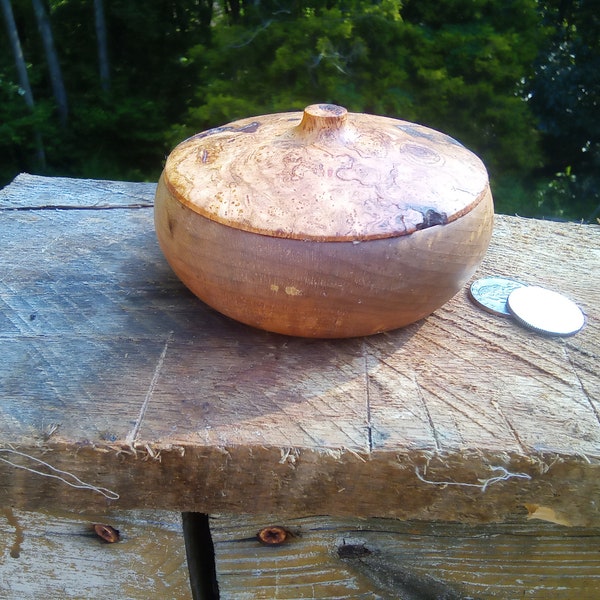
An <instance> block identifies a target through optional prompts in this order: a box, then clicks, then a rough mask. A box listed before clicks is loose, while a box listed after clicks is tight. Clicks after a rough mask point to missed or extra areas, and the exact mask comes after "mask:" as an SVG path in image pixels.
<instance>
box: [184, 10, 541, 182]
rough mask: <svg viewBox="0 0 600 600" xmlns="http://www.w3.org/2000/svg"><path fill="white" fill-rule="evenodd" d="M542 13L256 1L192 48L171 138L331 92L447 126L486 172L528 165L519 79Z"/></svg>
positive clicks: (531, 157) (533, 153) (522, 169)
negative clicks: (187, 98) (190, 88)
mask: <svg viewBox="0 0 600 600" xmlns="http://www.w3.org/2000/svg"><path fill="white" fill-rule="evenodd" d="M261 6H263V5H262V3H261ZM515 14H518V16H519V18H518V19H515V18H514V15H515ZM246 21H247V22H246ZM248 23H249V24H251V26H249V25H248ZM537 25H538V15H537V12H536V5H535V2H533V0H531V1H525V2H523V1H522V0H514V1H505V0H502V1H500V0H495V1H493V0H480V1H479V2H475V3H473V2H446V3H442V5H441V6H440V5H439V4H438V3H431V2H425V3H424V2H422V1H419V2H410V1H407V2H405V3H404V5H402V4H401V3H400V2H393V1H391V0H389V1H386V2H381V3H373V2H367V1H362V2H361V1H359V0H355V1H353V2H330V3H325V2H302V3H295V4H294V5H293V7H292V8H290V10H287V11H285V12H281V13H279V14H275V13H273V12H269V11H268V10H267V9H265V12H263V13H261V12H260V11H259V10H258V9H257V5H256V4H255V5H254V8H253V10H252V11H251V13H250V14H249V16H248V17H247V19H246V20H245V17H244V15H241V16H240V17H239V18H238V19H236V20H235V21H232V20H231V19H228V18H227V15H225V14H224V15H222V17H221V20H220V21H219V22H218V23H217V26H216V27H215V28H214V31H213V36H212V40H211V43H210V45H209V46H208V47H207V46H204V45H202V46H197V47H195V48H192V49H191V50H190V53H189V55H188V57H189V60H190V62H191V64H192V65H193V67H194V68H195V70H196V73H197V74H198V85H197V87H196V95H195V99H194V101H193V102H192V104H191V106H190V107H189V109H188V111H187V114H186V119H185V126H180V127H177V128H175V129H174V130H173V131H172V133H173V137H172V142H175V141H177V140H176V139H175V138H176V137H177V136H183V135H184V134H191V133H193V132H194V131H198V130H202V129H205V128H208V127H211V126H214V125H217V124H222V123H225V122H228V121H230V120H231V119H234V118H237V117H242V116H248V115H251V114H259V113H264V112H276V111H280V110H300V109H302V108H303V107H304V106H305V105H306V104H310V103H313V102H333V103H336V104H341V105H344V106H346V107H347V108H348V109H350V110H353V111H364V112H372V113H376V114H384V115H388V116H393V117H397V118H402V119H406V120H415V121H418V122H421V123H424V124H426V125H429V126H431V127H434V128H436V129H440V130H442V131H445V132H447V133H449V134H450V135H452V136H454V137H456V138H458V139H459V140H461V141H462V142H463V143H465V144H466V145H467V146H469V147H470V148H472V149H473V150H475V151H476V152H478V153H479V154H480V155H481V156H482V157H483V158H484V161H485V162H486V164H487V165H488V167H489V169H490V171H491V173H492V175H501V174H511V175H512V176H515V174H518V173H528V172H529V171H531V170H532V169H534V168H536V167H538V166H539V165H540V164H541V155H540V152H539V149H538V138H537V133H536V128H535V122H534V119H533V116H532V114H531V112H530V110H529V107H528V105H527V103H526V102H524V100H523V99H522V98H521V97H520V96H519V87H518V86H519V81H520V80H521V79H522V78H524V77H526V76H527V75H528V74H529V70H530V67H531V64H532V62H533V60H534V59H535V57H536V54H537V51H538V41H537V40H538V38H540V37H541V36H542V33H540V31H539V28H538V27H537Z"/></svg>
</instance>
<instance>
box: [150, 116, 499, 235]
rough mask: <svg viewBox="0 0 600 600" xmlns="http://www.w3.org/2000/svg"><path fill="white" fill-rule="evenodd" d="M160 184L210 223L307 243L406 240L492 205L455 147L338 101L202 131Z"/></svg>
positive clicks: (174, 158)
mask: <svg viewBox="0 0 600 600" xmlns="http://www.w3.org/2000/svg"><path fill="white" fill-rule="evenodd" d="M163 180H164V185H165V187H166V189H167V190H168V194H170V195H172V196H173V197H174V198H175V199H176V201H177V202H178V203H181V204H182V205H184V206H186V207H187V208H189V209H190V210H191V211H193V212H196V213H198V214H200V215H203V216H204V217H207V218H208V219H210V220H212V221H216V222H218V223H222V224H224V225H227V226H230V227H232V228H234V229H241V230H243V231H248V232H253V233H259V234H263V235H268V236H275V237H280V238H287V239H296V240H302V241H305V240H313V241H319V242H328V241H335V242H339V241H347V242H352V241H365V240H374V239H381V238H388V237H398V236H403V235H407V234H411V233H414V232H416V231H418V230H422V229H426V228H429V227H432V226H433V225H436V224H437V225H439V224H440V223H449V222H452V221H455V220H457V219H459V218H461V217H463V216H464V215H465V214H467V213H469V212H470V211H471V210H473V208H474V207H475V206H477V204H479V203H480V202H488V203H491V196H490V191H489V184H488V175H487V171H486V169H485V166H484V165H483V163H482V162H481V160H480V159H479V158H478V157H477V156H476V155H475V154H473V152H471V151H470V150H468V149H467V148H465V147H464V146H462V145H461V144H460V143H459V142H457V141H456V140H454V139H452V138H451V137H449V136H447V135H445V134H443V133H441V132H439V131H435V130H433V129H430V128H428V127H424V126H422V125H418V124H416V123H409V122H407V121H400V120H398V119H391V118H388V117H381V116H377V115H368V114H362V113H348V112H347V111H346V109H345V108H343V107H340V106H335V105H331V104H313V105H311V106H308V107H306V109H305V110H304V112H291V113H277V114H271V115H261V116H256V117H250V118H247V119H241V120H239V121H235V122H233V123H229V124H227V125H224V126H222V127H216V128H214V129H209V130H208V131H204V132H201V133H198V134H196V135H194V136H192V137H191V138H189V139H187V140H184V141H183V142H181V143H180V144H179V145H177V146H176V147H175V148H174V149H173V151H172V152H171V154H170V155H169V157H168V159H167V161H166V164H165V169H164V172H163ZM159 185H160V184H159ZM188 218H190V217H188Z"/></svg>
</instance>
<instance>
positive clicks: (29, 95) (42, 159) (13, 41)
mask: <svg viewBox="0 0 600 600" xmlns="http://www.w3.org/2000/svg"><path fill="white" fill-rule="evenodd" d="M0 5H2V12H3V13H4V21H5V23H6V32H7V34H8V39H9V41H10V45H11V48H12V51H13V55H14V58H15V67H16V69H17V76H18V78H19V85H20V86H21V89H22V90H23V98H24V100H25V104H27V106H28V107H29V109H30V110H33V108H34V106H35V103H34V101H33V92H32V91H31V85H30V84H29V75H28V74H27V66H26V65H25V58H24V57H23V49H22V48H21V40H20V39H19V32H18V31H17V24H16V23H15V16H14V14H13V10H12V5H11V3H10V0H0ZM34 135H35V147H36V158H37V162H38V163H39V165H40V167H42V168H45V166H46V153H45V151H44V142H43V140H42V135H41V134H40V132H39V131H37V130H36V131H35V132H34Z"/></svg>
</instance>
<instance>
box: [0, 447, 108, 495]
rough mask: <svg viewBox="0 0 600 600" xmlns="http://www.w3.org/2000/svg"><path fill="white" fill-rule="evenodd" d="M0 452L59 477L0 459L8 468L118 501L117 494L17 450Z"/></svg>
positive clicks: (2, 450)
mask: <svg viewBox="0 0 600 600" xmlns="http://www.w3.org/2000/svg"><path fill="white" fill-rule="evenodd" d="M0 452H10V453H11V454H16V455H17V456H23V457H24V458H27V459H29V460H32V461H33V462H36V463H38V464H40V465H43V466H44V467H47V468H48V469H50V470H51V471H54V473H59V475H54V474H53V473H44V472H43V471H37V470H36V469H31V468H30V467H26V466H25V465H19V464H17V463H14V462H12V461H10V460H8V459H6V458H2V457H0V460H1V461H2V462H4V463H6V464H9V465H10V466H12V467H15V468H16V469H23V470H24V471H29V472H30V473H35V474H36V475H41V476H42V477H50V478H52V479H58V480H59V481H62V482H63V483H66V484H67V485H69V486H71V487H72V488H77V489H82V490H91V491H93V492H98V493H99V494H102V495H103V496H104V497H105V498H108V499H109V500H118V499H119V498H120V496H119V494H117V492H113V491H112V490H109V489H108V488H105V487H99V486H96V485H92V484H91V483H86V482H85V481H82V480H81V479H79V477H77V475H74V474H73V473H69V472H68V471H61V470H60V469H57V468H56V467H53V466H52V465H51V464H49V463H47V462H45V461H43V460H41V459H39V458H36V457H35V456H31V455H29V454H25V453H24V452H19V451H18V450H13V449H12V448H0ZM61 475H65V476H67V477H71V478H73V479H74V480H75V482H76V483H73V482H72V481H68V480H67V479H65V478H64V477H61Z"/></svg>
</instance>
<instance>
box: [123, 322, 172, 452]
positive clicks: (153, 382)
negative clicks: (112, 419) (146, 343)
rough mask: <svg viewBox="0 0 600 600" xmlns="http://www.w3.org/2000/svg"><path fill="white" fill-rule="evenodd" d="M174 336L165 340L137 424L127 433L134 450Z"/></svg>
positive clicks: (127, 438)
mask: <svg viewBox="0 0 600 600" xmlns="http://www.w3.org/2000/svg"><path fill="white" fill-rule="evenodd" d="M172 337H173V334H172V332H171V334H170V335H169V337H168V338H167V341H166V342H165V345H164V347H163V350H162V352H161V354H160V356H159V358H158V362H157V363H156V368H155V369H154V375H153V376H152V380H151V381H150V386H149V387H148V391H147V392H146V397H145V398H144V402H143V403H142V407H141V408H140V414H139V415H138V418H137V421H136V422H135V425H134V426H133V428H132V430H131V431H130V432H129V433H128V434H127V437H126V438H125V442H126V443H127V444H128V445H129V446H130V448H132V449H133V450H135V448H134V444H135V441H136V439H137V437H138V434H139V432H140V428H141V427H142V422H143V421H144V416H145V415H146V410H147V409H148V404H149V403H150V400H151V399H152V395H153V393H154V388H155V387H156V384H157V382H158V378H159V376H160V372H161V370H162V366H163V364H164V362H165V357H166V355H167V350H168V349H169V343H170V342H171V339H172Z"/></svg>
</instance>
